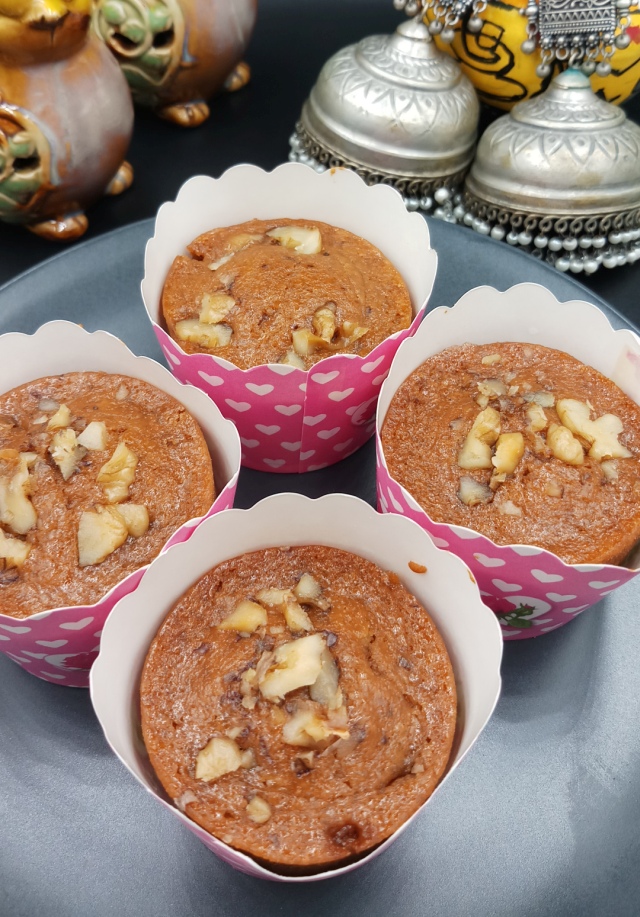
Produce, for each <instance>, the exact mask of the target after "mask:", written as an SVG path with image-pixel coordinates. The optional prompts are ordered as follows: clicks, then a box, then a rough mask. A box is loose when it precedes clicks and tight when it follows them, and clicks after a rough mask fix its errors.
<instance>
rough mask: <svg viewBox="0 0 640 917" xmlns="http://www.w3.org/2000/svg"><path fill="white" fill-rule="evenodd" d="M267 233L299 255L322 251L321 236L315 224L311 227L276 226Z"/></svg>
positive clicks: (315, 253)
mask: <svg viewBox="0 0 640 917" xmlns="http://www.w3.org/2000/svg"><path fill="white" fill-rule="evenodd" d="M267 235H268V236H269V237H270V238H272V239H275V241H276V242H279V243H280V245H284V246H285V247H286V248H292V249H293V250H294V251H296V252H298V253H299V254H301V255H317V254H318V252H321V251H322V236H321V235H320V230H319V229H318V228H317V227H315V226H314V227H313V229H307V227H306V226H278V227H277V228H276V229H271V230H270V231H269V232H268V233H267Z"/></svg>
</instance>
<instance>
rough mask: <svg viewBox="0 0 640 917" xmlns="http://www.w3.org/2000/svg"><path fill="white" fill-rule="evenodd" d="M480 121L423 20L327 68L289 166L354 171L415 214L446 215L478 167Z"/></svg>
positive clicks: (454, 66)
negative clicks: (399, 197)
mask: <svg viewBox="0 0 640 917" xmlns="http://www.w3.org/2000/svg"><path fill="white" fill-rule="evenodd" d="M478 116H479V104H478V99H477V96H476V93H475V90H474V88H473V86H472V85H471V82H470V81H469V80H468V79H467V78H466V77H465V76H464V75H463V73H462V71H461V69H460V66H459V65H458V63H457V62H456V61H454V60H453V59H452V58H450V57H449V56H447V55H445V54H443V53H442V52H440V51H439V50H438V49H437V48H436V46H435V44H434V43H433V41H432V39H431V36H430V34H429V30H428V29H427V27H426V26H425V25H424V24H423V23H422V22H419V21H417V20H410V21H408V22H403V23H402V24H401V25H400V26H399V27H398V29H397V31H396V32H395V33H394V34H393V35H372V36H370V37H368V38H364V39H363V40H362V41H360V42H359V43H358V44H356V45H350V46H349V47H347V48H343V49H342V50H341V51H338V53H337V54H335V55H334V56H333V57H332V58H330V59H329V60H328V61H327V63H326V64H325V65H324V67H323V68H322V71H321V72H320V75H319V77H318V80H317V82H316V84H315V86H314V87H313V89H312V91H311V94H310V96H309V98H308V99H307V101H306V102H305V104H304V107H303V109H302V114H301V118H300V122H299V123H298V125H297V126H296V133H295V134H294V135H293V137H292V138H291V147H292V152H291V156H290V157H289V158H290V159H294V160H297V161H300V162H307V163H308V164H310V165H312V166H314V167H316V168H320V169H322V168H328V167H333V166H347V167H349V168H352V169H355V170H356V171H357V172H359V173H360V174H361V175H363V177H365V178H366V179H367V180H368V181H369V182H371V183H375V182H385V183H387V184H393V185H394V186H395V187H396V188H398V190H400V191H401V192H402V193H403V194H404V196H405V200H406V202H407V205H408V206H409V207H410V209H417V208H418V207H422V208H423V209H425V210H431V209H432V207H433V206H434V203H435V206H436V209H442V208H438V207H437V205H438V204H444V203H445V202H446V201H447V200H448V198H449V196H450V193H451V191H452V189H454V188H455V187H457V186H459V185H460V184H461V182H462V179H463V177H464V174H465V172H466V170H467V169H468V167H469V165H470V163H471V160H472V157H473V151H474V147H475V142H476V137H477V127H478ZM438 215H439V216H440V215H442V216H444V215H445V214H444V212H443V213H441V214H440V213H439V214H438Z"/></svg>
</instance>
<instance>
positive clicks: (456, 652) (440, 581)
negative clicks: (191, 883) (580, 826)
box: [91, 493, 502, 883]
mask: <svg viewBox="0 0 640 917" xmlns="http://www.w3.org/2000/svg"><path fill="white" fill-rule="evenodd" d="M283 544H286V545H304V544H319V545H328V546H333V547H337V548H342V549H344V550H347V551H352V552H354V553H356V554H358V555H361V556H362V557H365V558H367V559H368V560H370V561H373V562H374V563H376V564H378V565H379V566H381V567H382V568H383V569H385V570H393V571H395V572H396V573H397V574H398V576H399V577H400V579H401V580H402V582H403V583H404V585H405V586H406V587H407V589H408V590H409V591H410V592H411V593H412V594H413V595H415V596H416V598H417V599H418V600H419V601H420V602H421V603H422V604H423V605H424V606H425V608H426V609H427V610H428V612H429V614H430V615H431V617H432V618H433V620H434V622H435V624H436V626H437V627H438V629H439V631H440V634H441V635H442V637H443V639H444V641H445V643H446V646H447V650H448V652H449V655H450V657H451V662H452V664H453V668H454V672H455V677H456V684H457V688H458V694H459V704H458V709H459V716H458V724H457V728H456V737H455V740H454V746H453V751H452V756H451V759H450V761H449V764H448V767H447V771H446V774H445V776H444V777H443V779H442V780H441V782H440V784H439V786H438V788H437V790H436V793H437V792H439V791H440V789H441V788H442V787H443V786H444V784H445V783H447V782H448V781H449V779H450V778H451V775H452V774H453V772H454V771H455V769H456V767H457V766H458V764H459V763H460V762H461V761H462V759H463V758H464V757H465V755H466V754H467V752H468V751H469V749H470V748H471V747H472V745H473V744H474V742H475V741H476V739H477V738H478V736H479V735H480V733H481V732H482V730H483V729H484V727H485V725H486V724H487V722H488V720H489V717H490V716H491V713H492V712H493V709H494V707H495V704H496V702H497V699H498V695H499V692H500V660H501V655H502V639H501V637H500V628H499V627H498V625H497V623H496V619H495V616H494V615H493V614H491V612H490V611H489V609H488V608H487V607H486V606H485V605H483V603H482V601H481V599H480V595H479V593H478V590H477V587H476V586H475V584H474V582H473V580H472V577H471V576H470V574H469V570H468V569H467V568H466V567H465V565H464V564H463V563H461V561H460V560H458V558H457V557H454V555H453V554H450V553H448V552H446V551H440V550H439V549H438V548H436V547H435V545H434V544H433V542H432V541H431V539H430V538H429V537H428V536H427V535H426V534H425V532H424V531H423V530H422V529H421V528H420V527H419V526H417V525H415V524H414V523H413V522H410V521H409V520H408V519H403V518H401V517H399V516H392V515H386V516H384V515H381V514H380V513H376V512H375V510H373V509H372V508H371V507H370V506H369V505H368V504H366V503H364V502H363V501H361V500H358V499H357V498H356V497H350V496H346V495H344V494H331V495H329V496H326V497H321V498H320V499H318V500H310V499H308V498H307V497H303V496H301V495H300V494H291V493H287V494H277V495H276V496H273V497H267V498H266V499H265V500H262V501H261V502H260V503H257V504H255V506H253V507H252V508H251V509H249V510H231V511H230V512H228V513H224V515H223V516H218V517H216V518H214V519H208V520H207V521H206V522H204V523H203V524H202V525H201V526H200V527H199V529H198V531H197V532H196V533H195V534H194V536H193V538H192V539H191V540H190V541H189V542H188V543H187V544H185V545H181V546H179V547H177V548H175V549H173V550H172V551H170V552H169V553H168V554H165V555H163V556H161V557H159V558H157V559H156V560H155V561H154V562H153V564H152V565H151V567H150V568H149V571H148V573H147V574H146V575H145V577H144V579H143V581H142V583H141V584H140V586H139V588H138V590H137V591H136V592H135V594H133V595H130V596H128V597H127V598H125V599H123V601H122V602H120V603H119V604H118V606H117V607H116V608H115V609H114V611H113V612H112V614H111V615H110V617H109V620H108V621H107V624H106V626H105V628H104V632H103V636H102V643H101V648H100V655H99V656H98V659H97V661H96V663H95V665H94V667H93V669H92V670H91V699H92V701H93V706H94V709H95V712H96V715H97V717H98V719H99V721H100V724H101V725H102V728H103V730H104V733H105V735H106V738H107V741H108V742H109V744H110V745H111V748H112V749H113V751H114V752H115V753H116V754H117V755H118V757H119V758H120V760H121V761H122V762H123V764H124V765H125V766H126V767H127V768H128V769H129V770H130V771H131V773H132V774H133V776H134V777H135V778H136V779H137V780H138V781H139V782H140V783H141V784H142V786H143V787H144V788H145V789H146V790H148V791H149V792H150V793H151V794H152V795H153V796H154V797H155V798H156V799H157V800H158V801H159V802H161V803H162V804H163V805H164V806H165V807H166V808H167V810H168V811H169V812H171V813H172V815H173V816H174V817H175V818H177V819H178V820H179V821H180V822H182V824H183V825H185V826H186V827H187V828H189V830H190V831H192V832H193V833H194V834H195V835H196V837H198V838H200V840H201V841H202V842H203V843H204V844H206V846H207V847H208V848H209V849H210V850H212V851H213V852H214V853H215V854H216V855H217V856H219V857H220V858H221V859H222V860H224V861H225V862H226V863H229V864H230V865H231V866H233V867H234V868H235V869H238V870H240V871H241V872H245V873H248V874H249V875H252V876H257V877H259V878H263V879H272V880H276V881H281V882H289V883H299V882H312V881H317V880H319V879H326V878H329V877H332V876H338V875H343V874H344V873H347V872H352V871H353V870H354V869H357V868H358V867H360V866H362V865H364V864H365V863H368V862H369V861H370V860H372V859H373V858H374V857H376V856H378V854H380V853H382V851H383V850H386V848H387V847H389V846H390V844H392V843H393V842H394V840H395V839H396V838H397V837H398V836H399V835H400V834H401V833H402V832H403V831H404V829H405V828H406V827H407V826H408V825H409V824H410V822H411V821H413V818H415V817H418V815H419V812H422V810H423V809H425V808H426V807H427V806H428V805H429V803H430V801H431V799H433V798H434V796H435V793H434V794H432V796H431V797H430V799H429V800H427V802H426V803H425V804H424V805H423V806H422V808H421V809H420V810H419V812H416V814H415V815H414V816H412V818H411V819H409V820H408V821H407V822H406V823H405V824H404V825H403V826H402V828H400V829H399V830H398V831H396V832H395V834H393V835H392V836H391V837H389V838H388V839H387V840H386V841H385V842H384V843H383V844H381V845H380V846H379V847H377V848H376V849H375V850H374V851H372V852H371V853H369V854H367V855H366V856H365V857H363V858H362V859H361V860H359V861H358V862H356V863H352V864H350V865H349V866H343V867H341V868H337V869H330V870H327V871H325V872H322V873H318V874H316V875H313V876H304V877H295V878H292V877H288V876H282V875H279V874H278V873H276V872H273V871H271V870H268V869H265V868H264V867H263V866H261V865H259V864H258V863H256V862H255V861H254V860H253V859H252V858H251V857H249V856H246V855H245V854H243V853H239V852H238V851H237V850H234V849H232V848H231V847H229V846H227V845H226V844H224V843H223V842H222V841H219V840H217V839H216V838H214V837H212V836H211V835H210V834H209V833H208V832H206V831H204V830H203V829H202V828H200V827H199V826H198V825H197V824H195V822H193V821H191V820H190V819H189V818H188V817H187V816H186V815H184V814H183V813H182V812H180V811H179V810H178V809H177V808H176V807H175V806H174V805H173V803H172V802H171V801H169V800H168V799H167V797H166V795H165V794H164V791H163V790H162V788H161V787H160V784H159V782H158V780H157V778H156V776H155V773H154V771H153V769H152V767H151V765H150V763H149V759H148V757H147V753H146V750H145V748H144V745H143V743H142V741H141V739H140V719H139V680H140V673H141V670H142V666H143V663H144V660H145V657H146V653H147V649H148V647H149V644H150V643H151V641H152V639H153V637H154V636H155V634H156V631H157V630H158V628H159V626H160V624H161V623H162V621H163V620H164V618H165V616H166V615H167V613H168V612H169V611H170V609H171V608H172V607H173V605H174V604H175V602H176V601H177V599H178V598H179V597H180V596H181V595H182V594H183V593H184V591H185V590H186V589H187V588H188V587H189V586H190V585H191V584H192V583H194V582H195V581H197V580H198V579H199V578H200V577H201V576H202V575H203V574H204V573H206V571H207V570H209V569H211V568H212V567H214V566H215V565H217V564H219V563H221V562H222V561H224V560H227V559H229V558H232V557H237V556H239V555H241V554H243V553H245V552H249V551H257V550H260V549H262V548H266V547H273V546H277V545H283ZM410 561H413V562H414V563H419V564H422V565H423V566H424V567H426V568H427V572H426V573H423V574H420V573H415V572H413V570H412V569H411V568H410V567H409V566H408V564H409V562H410Z"/></svg>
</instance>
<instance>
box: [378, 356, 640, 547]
mask: <svg viewBox="0 0 640 917" xmlns="http://www.w3.org/2000/svg"><path fill="white" fill-rule="evenodd" d="M381 439H382V446H383V450H384V455H385V459H386V462H387V467H388V470H389V473H390V474H391V476H392V477H393V478H394V479H395V480H396V481H398V483H400V484H402V486H403V487H405V488H406V490H407V491H409V493H411V495H412V496H413V497H414V498H415V499H416V500H417V502H418V503H419V504H420V505H421V506H422V508H423V509H424V510H425V511H426V512H427V513H428V515H429V516H430V517H431V519H433V520H434V521H436V522H446V523H448V524H453V525H462V526H466V527H468V528H471V529H474V530H476V531H478V532H481V533H482V534H483V535H486V536H487V537H488V538H490V539H491V540H492V541H494V542H495V543H496V544H501V545H504V544H532V545H537V546H539V547H541V548H545V549H546V550H548V551H552V552H553V553H555V554H557V555H558V556H559V557H560V558H561V559H562V560H564V561H565V562H566V563H612V564H617V563H621V562H622V561H623V560H624V558H625V557H626V555H627V554H628V553H629V552H630V551H631V549H632V548H633V547H634V545H635V544H636V542H637V541H638V540H639V539H640V501H639V499H638V498H639V496H640V407H638V405H637V404H635V402H633V401H632V400H631V399H630V398H629V397H627V395H625V394H624V392H622V391H621V390H620V389H619V388H618V387H617V386H616V385H615V384H614V383H613V382H612V381H611V380H610V379H607V378H606V377H605V376H603V375H602V374H601V373H599V372H598V371H597V370H595V369H593V368H592V367H590V366H586V365H585V364H583V363H581V362H580V361H579V360H577V359H575V358H574V357H572V356H570V355H568V354H566V353H563V352H561V351H558V350H552V349H550V348H547V347H542V346H537V345H533V344H522V343H494V344H482V345H475V344H463V345H460V346H455V347H450V348H447V349H446V350H443V351H442V352H441V353H438V354H435V355H434V356H432V357H430V358H429V359H428V360H426V361H425V362H424V363H423V364H422V366H420V367H419V368H418V369H416V370H415V371H414V372H413V373H412V374H411V375H410V376H409V377H408V378H407V379H406V380H405V381H404V382H403V383H402V385H401V386H400V388H399V389H398V391H397V392H396V394H395V395H394V397H393V400H392V402H391V404H390V406H389V410H388V412H387V415H386V418H385V420H384V424H383V427H382V431H381Z"/></svg>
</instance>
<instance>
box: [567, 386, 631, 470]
mask: <svg viewBox="0 0 640 917" xmlns="http://www.w3.org/2000/svg"><path fill="white" fill-rule="evenodd" d="M556 409H557V411H558V417H559V418H560V420H561V421H562V423H563V424H564V426H565V427H567V428H568V429H569V430H571V432H572V433H575V434H576V436H579V437H580V438H581V439H584V440H586V442H587V443H588V444H589V445H590V447H591V448H590V449H589V457H590V458H592V459H595V461H597V462H602V461H603V460H604V459H616V458H630V457H631V452H629V450H628V449H626V448H625V447H624V446H623V445H622V444H621V443H619V442H618V436H619V435H620V434H621V433H622V432H623V428H622V421H621V420H620V418H619V417H616V415H615V414H603V415H602V416H601V417H598V418H597V419H596V420H591V412H592V410H593V408H592V406H591V405H590V404H588V403H587V404H585V403H584V402H583V401H576V400H575V399H574V398H561V399H560V400H559V401H558V403H557V405H556Z"/></svg>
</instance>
